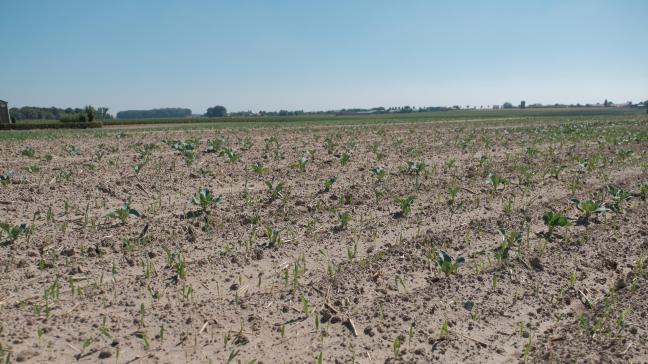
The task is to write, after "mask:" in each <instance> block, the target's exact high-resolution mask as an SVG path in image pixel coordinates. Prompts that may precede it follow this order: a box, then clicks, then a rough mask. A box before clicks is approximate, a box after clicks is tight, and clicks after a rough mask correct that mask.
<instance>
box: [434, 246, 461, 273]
mask: <svg viewBox="0 0 648 364" xmlns="http://www.w3.org/2000/svg"><path fill="white" fill-rule="evenodd" d="M465 262H466V259H465V258H464V257H461V256H460V257H457V259H454V258H452V257H451V256H450V255H449V254H448V253H446V252H445V251H443V250H440V251H439V255H438V258H437V260H436V266H437V268H438V269H439V270H440V271H442V272H443V273H445V275H450V274H457V271H458V270H459V267H461V266H462V265H463V264H464V263H465Z"/></svg>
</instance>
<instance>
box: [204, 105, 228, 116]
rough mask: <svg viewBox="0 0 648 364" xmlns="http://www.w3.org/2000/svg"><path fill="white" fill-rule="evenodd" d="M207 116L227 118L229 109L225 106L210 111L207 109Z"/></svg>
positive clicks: (215, 107) (211, 108)
mask: <svg viewBox="0 0 648 364" xmlns="http://www.w3.org/2000/svg"><path fill="white" fill-rule="evenodd" d="M205 116H207V117H210V118H215V117H221V116H227V109H226V108H225V106H220V105H217V106H214V107H210V108H209V109H207V113H205Z"/></svg>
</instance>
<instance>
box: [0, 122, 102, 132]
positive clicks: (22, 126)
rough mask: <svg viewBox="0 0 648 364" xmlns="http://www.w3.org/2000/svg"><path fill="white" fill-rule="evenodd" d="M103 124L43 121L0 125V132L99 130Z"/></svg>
mask: <svg viewBox="0 0 648 364" xmlns="http://www.w3.org/2000/svg"><path fill="white" fill-rule="evenodd" d="M102 126H103V124H102V123H101V122H99V121H92V122H79V121H71V122H65V123H59V122H56V121H43V122H35V123H18V124H0V131H2V130H30V129H91V128H101V127H102Z"/></svg>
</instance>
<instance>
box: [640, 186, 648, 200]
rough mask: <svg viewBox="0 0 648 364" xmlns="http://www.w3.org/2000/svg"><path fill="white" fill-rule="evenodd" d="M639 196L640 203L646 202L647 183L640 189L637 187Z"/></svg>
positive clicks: (647, 196)
mask: <svg viewBox="0 0 648 364" xmlns="http://www.w3.org/2000/svg"><path fill="white" fill-rule="evenodd" d="M639 196H640V197H641V200H642V201H646V200H648V182H644V183H643V184H642V185H641V187H639Z"/></svg>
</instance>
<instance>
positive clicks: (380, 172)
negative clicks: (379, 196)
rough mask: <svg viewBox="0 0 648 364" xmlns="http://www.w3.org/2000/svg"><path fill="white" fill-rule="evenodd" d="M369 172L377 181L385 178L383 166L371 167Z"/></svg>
mask: <svg viewBox="0 0 648 364" xmlns="http://www.w3.org/2000/svg"><path fill="white" fill-rule="evenodd" d="M371 173H373V174H374V176H376V178H378V180H379V181H382V180H383V179H384V178H385V168H383V167H380V166H378V167H373V168H371Z"/></svg>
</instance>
